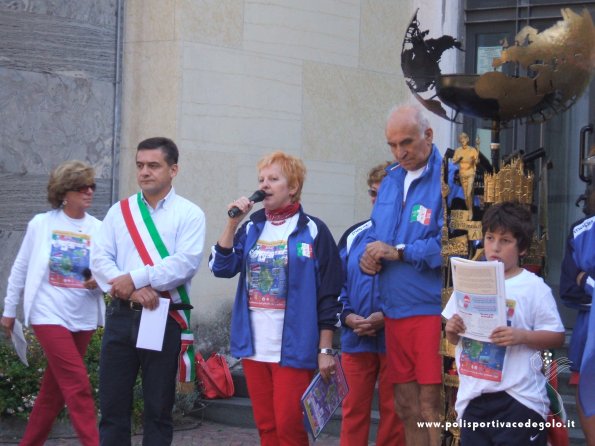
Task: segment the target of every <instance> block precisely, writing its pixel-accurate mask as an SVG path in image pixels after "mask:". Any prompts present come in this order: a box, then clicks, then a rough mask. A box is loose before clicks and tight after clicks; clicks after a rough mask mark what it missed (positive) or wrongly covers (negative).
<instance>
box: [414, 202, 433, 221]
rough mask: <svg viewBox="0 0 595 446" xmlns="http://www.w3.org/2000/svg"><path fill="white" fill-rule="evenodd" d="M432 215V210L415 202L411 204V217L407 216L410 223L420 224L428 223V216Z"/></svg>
mask: <svg viewBox="0 0 595 446" xmlns="http://www.w3.org/2000/svg"><path fill="white" fill-rule="evenodd" d="M431 217H432V210H431V209H428V208H427V207H424V206H423V205H421V204H416V205H415V206H413V209H412V211H411V217H410V218H409V222H410V223H414V222H417V223H421V224H422V225H425V226H427V225H429V224H430V218H431Z"/></svg>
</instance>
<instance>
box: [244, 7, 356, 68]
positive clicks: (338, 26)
mask: <svg viewBox="0 0 595 446" xmlns="http://www.w3.org/2000/svg"><path fill="white" fill-rule="evenodd" d="M245 5H246V6H245V12H244V22H245V25H244V26H245V28H244V48H246V49H247V50H251V51H255V52H262V53H266V54H274V55H278V56H284V57H291V58H295V59H301V60H313V61H320V62H328V63H336V64H339V65H348V66H357V64H358V52H359V38H360V35H359V26H360V2H359V1H358V0H301V1H299V2H297V1H292V0H275V1H267V2H261V1H257V0H247V1H246V2H245Z"/></svg>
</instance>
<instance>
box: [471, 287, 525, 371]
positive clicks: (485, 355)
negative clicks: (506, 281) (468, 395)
mask: <svg viewBox="0 0 595 446" xmlns="http://www.w3.org/2000/svg"><path fill="white" fill-rule="evenodd" d="M515 307H516V301H515V300H514V299H506V325H508V326H510V325H511V323H512V318H513V316H514V310H515ZM505 356H506V347H503V346H498V345H496V344H492V343H490V342H482V341H477V340H475V339H469V338H465V337H463V338H462V342H461V357H460V361H459V362H460V366H459V373H460V374H461V375H467V376H473V377H474V378H479V379H485V380H488V381H496V382H500V381H502V368H503V367H504V359H505Z"/></svg>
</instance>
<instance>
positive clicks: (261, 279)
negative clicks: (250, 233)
mask: <svg viewBox="0 0 595 446" xmlns="http://www.w3.org/2000/svg"><path fill="white" fill-rule="evenodd" d="M248 296H249V297H248V306H249V308H267V309H275V310H283V309H285V298H286V297H287V241H285V240H277V241H273V242H265V241H262V240H259V241H258V242H257V243H256V245H255V246H254V248H253V249H252V250H251V251H250V253H249V255H248Z"/></svg>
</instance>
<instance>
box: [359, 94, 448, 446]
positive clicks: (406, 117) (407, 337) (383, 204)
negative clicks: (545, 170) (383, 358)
mask: <svg viewBox="0 0 595 446" xmlns="http://www.w3.org/2000/svg"><path fill="white" fill-rule="evenodd" d="M385 133H386V141H387V143H388V145H389V147H390V149H391V151H392V154H393V155H394V157H395V159H396V161H397V164H395V165H394V166H392V168H391V169H390V171H389V172H388V175H387V176H386V178H385V179H384V181H383V182H382V187H381V188H380V191H379V194H378V198H377V201H376V204H375V205H374V209H373V211H372V223H373V225H372V228H371V229H370V231H369V232H368V235H367V237H366V239H367V240H366V242H367V246H366V250H365V252H364V253H363V254H362V256H361V259H360V267H361V269H362V271H363V272H364V273H366V274H370V275H375V274H379V278H378V283H379V289H380V298H381V300H382V303H383V308H384V314H385V336H386V353H387V359H388V366H389V379H390V381H391V382H393V383H394V391H395V405H396V409H397V413H398V415H399V416H400V417H401V419H402V420H403V423H404V425H405V439H406V441H407V445H431V446H437V445H439V444H440V428H438V427H432V428H430V427H428V428H425V427H424V428H422V427H420V426H419V425H418V422H424V421H427V422H432V421H433V422H437V421H439V420H440V388H441V382H442V362H441V357H440V354H439V345H440V337H441V319H440V311H441V299H440V294H441V286H442V281H441V270H440V267H441V263H442V258H441V242H440V239H441V229H442V224H443V215H442V198H441V192H440V189H441V188H440V181H441V179H440V175H441V169H440V167H441V162H442V156H441V155H440V153H439V152H438V149H437V147H436V146H435V145H433V144H432V140H433V130H432V128H431V127H430V124H429V122H428V120H427V118H426V117H425V116H424V114H423V112H422V111H421V109H420V108H418V107H416V106H413V105H401V106H398V107H395V108H394V109H393V110H392V111H391V112H390V114H389V117H388V120H387V124H386V131H385Z"/></svg>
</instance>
